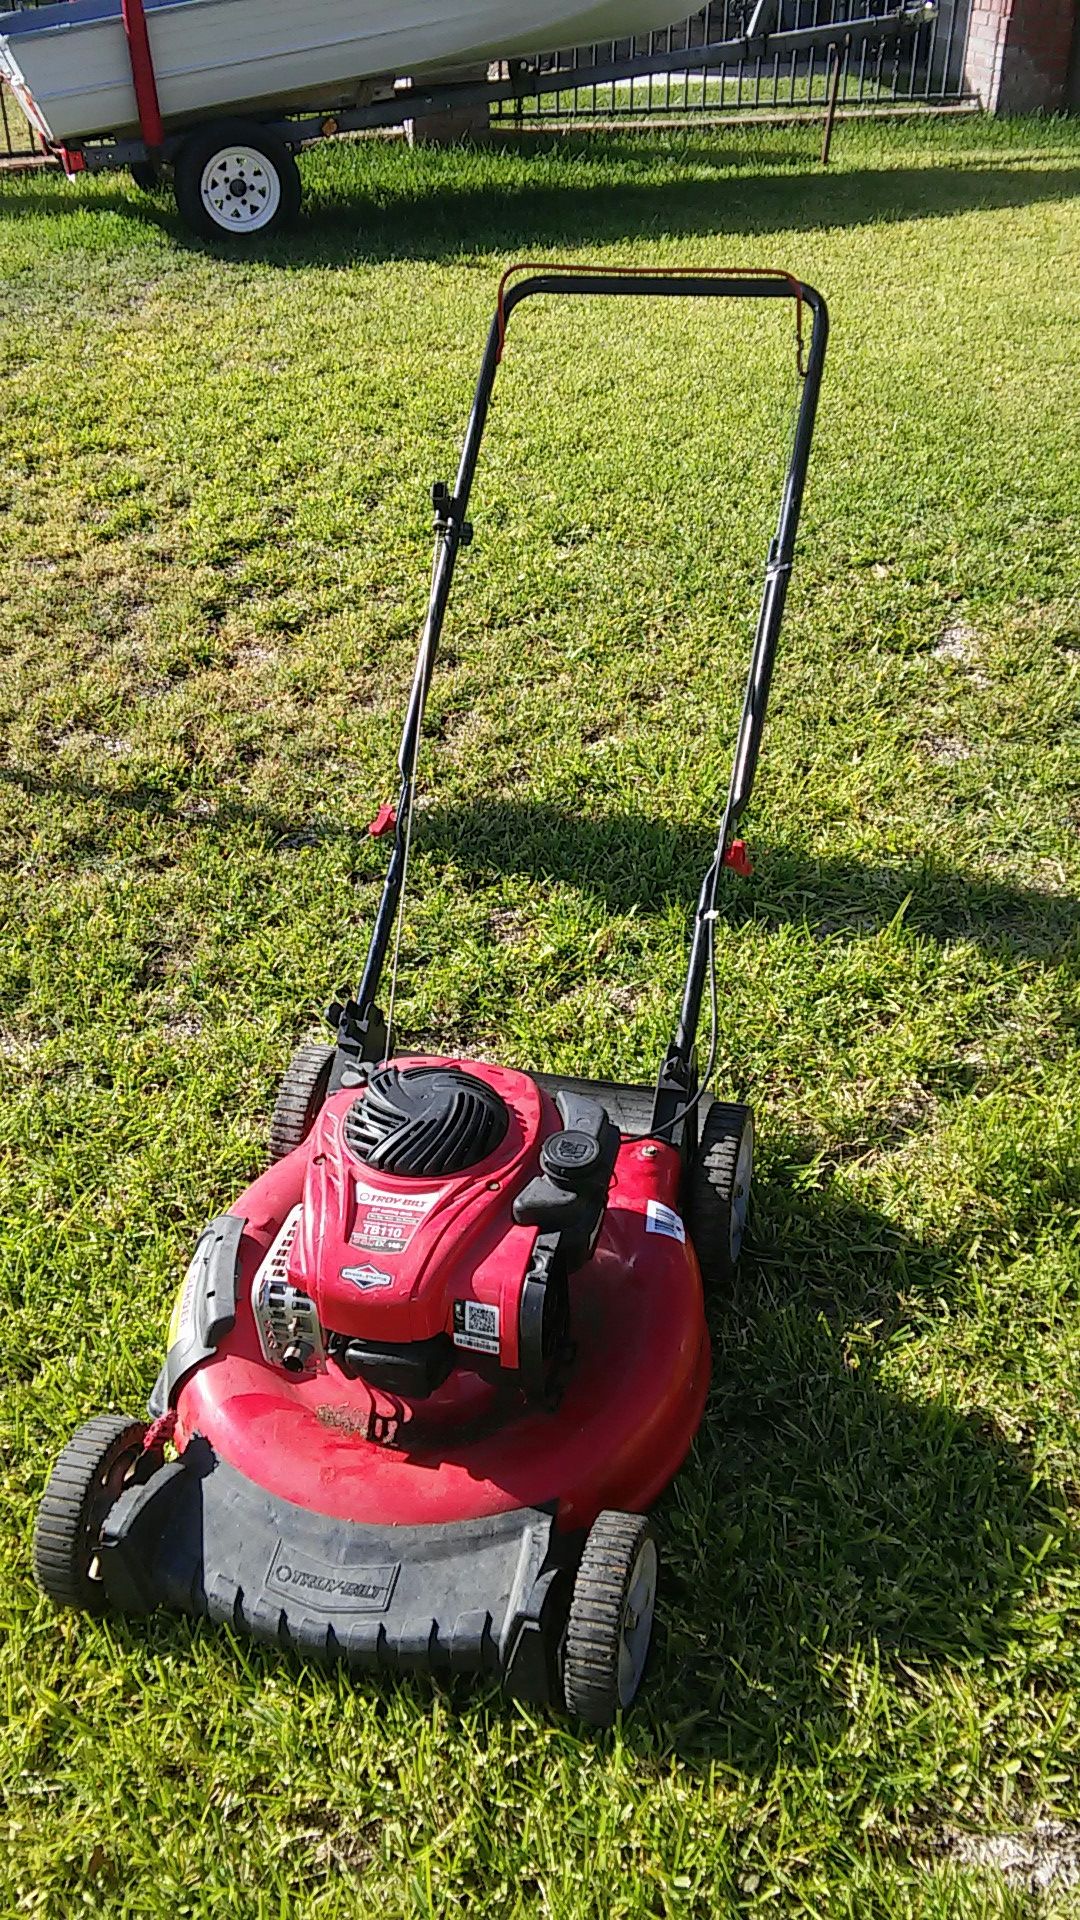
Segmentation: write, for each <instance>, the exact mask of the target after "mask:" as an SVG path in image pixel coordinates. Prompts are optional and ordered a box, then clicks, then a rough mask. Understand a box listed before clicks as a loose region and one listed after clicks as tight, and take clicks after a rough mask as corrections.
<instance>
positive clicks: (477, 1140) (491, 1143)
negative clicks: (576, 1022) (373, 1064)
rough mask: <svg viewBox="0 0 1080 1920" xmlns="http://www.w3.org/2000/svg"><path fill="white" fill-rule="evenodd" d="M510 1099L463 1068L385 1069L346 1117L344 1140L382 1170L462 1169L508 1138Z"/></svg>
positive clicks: (418, 1175)
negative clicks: (506, 1100) (505, 1099)
mask: <svg viewBox="0 0 1080 1920" xmlns="http://www.w3.org/2000/svg"><path fill="white" fill-rule="evenodd" d="M509 1124H510V1113H509V1110H508V1108H507V1105H506V1102H505V1101H504V1100H503V1099H502V1097H501V1095H500V1094H498V1093H496V1091H495V1089H494V1087H489V1086H488V1084H487V1082H486V1081H485V1080H478V1079H477V1078H476V1076H475V1075H474V1074H471V1073H466V1072H464V1070H463V1069H462V1068H461V1067H383V1068H382V1069H381V1070H380V1071H379V1072H378V1073H373V1074H372V1076H371V1078H370V1080H369V1081H368V1085H367V1091H366V1092H365V1093H363V1094H362V1095H360V1096H359V1097H358V1098H357V1099H356V1100H355V1101H354V1102H353V1105H352V1106H351V1107H350V1108H349V1111H348V1113H347V1114H346V1116H345V1143H346V1145H347V1146H348V1148H349V1151H350V1152H351V1153H355V1155H356V1157H357V1159H358V1160H362V1161H364V1162H365V1164H366V1165H367V1166H369V1167H377V1168H378V1169H379V1171H380V1172H382V1173H390V1174H398V1175H404V1176H406V1177H408V1176H411V1177H412V1178H413V1179H425V1178H429V1177H433V1176H436V1177H437V1176H439V1175H442V1174H452V1173H462V1172H464V1170H465V1168H466V1167H474V1166H475V1165H476V1164H477V1162H478V1161H479V1160H486V1159H487V1156H488V1154H489V1153H494V1151H495V1148H496V1147H497V1146H499V1144H500V1142H501V1141H502V1140H504V1139H505V1137H506V1130H507V1127H508V1126H509Z"/></svg>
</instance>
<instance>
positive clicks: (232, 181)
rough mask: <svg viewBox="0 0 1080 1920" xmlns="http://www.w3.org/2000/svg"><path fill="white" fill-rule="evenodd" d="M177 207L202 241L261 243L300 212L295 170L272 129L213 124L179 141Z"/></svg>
mask: <svg viewBox="0 0 1080 1920" xmlns="http://www.w3.org/2000/svg"><path fill="white" fill-rule="evenodd" d="M174 186H175V190H176V204H177V207H178V208H179V211H180V218H181V219H182V220H183V222H184V224H185V226H188V227H190V228H191V230H192V232H193V233H197V234H198V235H199V237H200V239H202V240H232V241H234V242H235V241H238V240H239V241H245V240H265V239H267V238H268V237H269V236H270V235H271V234H273V233H277V232H278V231H279V230H280V229H281V228H282V227H286V226H288V225H289V223H290V221H292V220H295V218H296V215H297V214H298V212H299V211H300V194H301V187H300V170H299V168H298V166H297V164H296V161H295V160H294V159H293V156H292V154H291V153H290V152H289V149H288V147H287V146H286V145H285V142H284V141H283V140H279V138H278V136H277V134H276V133H274V131H273V130H272V128H270V127H263V126H260V125H259V123H258V121H257V120H212V121H211V122H210V123H209V125H208V126H205V127H196V129H195V131H194V133H190V134H189V135H188V137H187V139H186V140H185V141H184V144H183V146H182V147H181V148H180V151H179V153H178V154H177V156H176V161H175V165H174Z"/></svg>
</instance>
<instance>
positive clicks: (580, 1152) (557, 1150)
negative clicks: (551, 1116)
mask: <svg viewBox="0 0 1080 1920" xmlns="http://www.w3.org/2000/svg"><path fill="white" fill-rule="evenodd" d="M600 1158H601V1153H600V1142H599V1140H598V1139H597V1138H596V1136H595V1134H591V1133H586V1132H584V1130H583V1129H582V1128H579V1127H567V1128H566V1129H565V1130H564V1131H563V1132H562V1133H552V1134H549V1136H548V1138H547V1139H546V1140H545V1141H544V1144H543V1146H542V1147H541V1149H540V1165H541V1167H542V1168H543V1170H544V1172H545V1173H546V1174H547V1176H548V1178H549V1179H550V1180H554V1181H556V1182H557V1183H558V1185H559V1186H560V1187H569V1188H570V1189H571V1190H572V1191H577V1190H579V1189H580V1188H582V1187H586V1186H588V1185H589V1184H590V1183H591V1181H592V1179H593V1176H594V1174H595V1173H596V1170H597V1167H598V1165H599V1163H600Z"/></svg>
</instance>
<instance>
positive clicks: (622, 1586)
mask: <svg viewBox="0 0 1080 1920" xmlns="http://www.w3.org/2000/svg"><path fill="white" fill-rule="evenodd" d="M651 1533H652V1528H651V1526H650V1524H649V1521H648V1519H647V1518H646V1516H645V1515H644V1514H640V1513H616V1512H611V1511H608V1512H605V1513H601V1514H599V1515H598V1516H597V1518H596V1521H595V1523H594V1525H593V1527H592V1528H591V1530H590V1533H589V1537H588V1539H587V1540H586V1542H585V1549H584V1552H583V1553H582V1556H581V1561H580V1563H579V1566H578V1571H577V1578H576V1580H575V1582H574V1593H573V1598H572V1600H571V1603H570V1615H569V1619H568V1621H567V1628H566V1646H565V1649H564V1654H563V1692H564V1696H565V1700H566V1705H567V1707H568V1709H569V1710H570V1712H571V1713H576V1714H578V1715H580V1717H581V1718H582V1719H583V1720H586V1721H588V1722H590V1724H591V1725H593V1726H598V1727H608V1726H610V1725H611V1723H612V1721H613V1719H614V1718H615V1714H616V1712H617V1711H618V1706H619V1696H618V1675H619V1647H620V1642H621V1638H622V1623H623V1610H624V1608H625V1605H626V1597H627V1592H628V1590H629V1585H630V1579H631V1576H632V1574H633V1570H634V1565H635V1563H636V1561H637V1557H638V1554H639V1553H640V1551H641V1548H642V1546H643V1544H644V1542H645V1541H646V1540H647V1539H648V1538H649V1537H650V1535H651Z"/></svg>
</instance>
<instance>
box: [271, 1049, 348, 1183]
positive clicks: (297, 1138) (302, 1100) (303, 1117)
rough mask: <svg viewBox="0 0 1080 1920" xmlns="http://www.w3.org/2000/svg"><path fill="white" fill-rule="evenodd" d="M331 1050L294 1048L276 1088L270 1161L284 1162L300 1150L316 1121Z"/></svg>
mask: <svg viewBox="0 0 1080 1920" xmlns="http://www.w3.org/2000/svg"><path fill="white" fill-rule="evenodd" d="M333 1061H334V1049H333V1047H324V1046H320V1045H318V1044H314V1043H313V1044H310V1045H308V1046H305V1047H297V1049H296V1052H295V1053H294V1054H293V1057H292V1059H291V1060H290V1061H289V1064H288V1066H287V1067H286V1069H285V1073H284V1076H283V1078H282V1082H281V1085H280V1086H279V1088H278V1096H277V1100H276V1102H275V1104H274V1117H273V1119H272V1120H271V1122H270V1159H271V1161H275V1160H284V1158H285V1155H286V1154H287V1153H294V1152H295V1150H296V1148H297V1147H300V1146H303V1144H304V1141H305V1140H306V1139H307V1137H308V1134H309V1133H310V1132H311V1129H312V1127H313V1126H314V1125H315V1122H316V1120H317V1119H318V1117H319V1109H320V1107H321V1106H322V1104H323V1101H324V1100H325V1099H326V1089H327V1087H328V1086H329V1085H330V1068H331V1066H332V1065H333Z"/></svg>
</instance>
